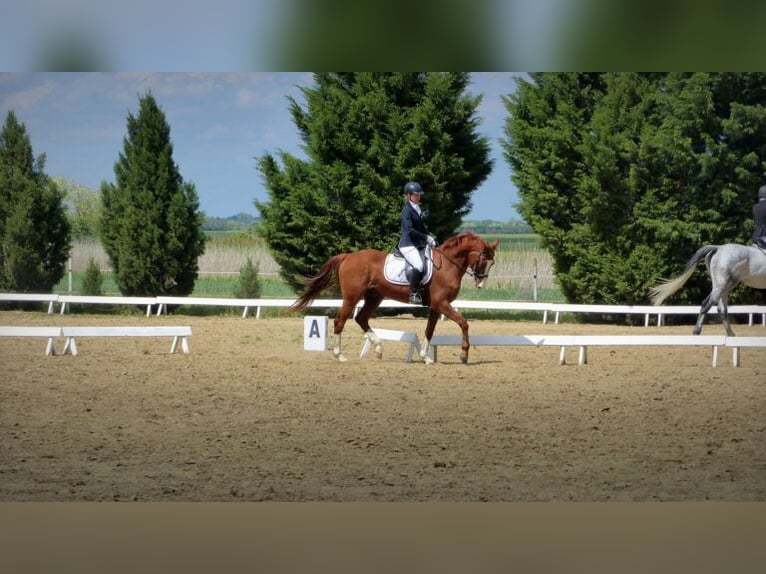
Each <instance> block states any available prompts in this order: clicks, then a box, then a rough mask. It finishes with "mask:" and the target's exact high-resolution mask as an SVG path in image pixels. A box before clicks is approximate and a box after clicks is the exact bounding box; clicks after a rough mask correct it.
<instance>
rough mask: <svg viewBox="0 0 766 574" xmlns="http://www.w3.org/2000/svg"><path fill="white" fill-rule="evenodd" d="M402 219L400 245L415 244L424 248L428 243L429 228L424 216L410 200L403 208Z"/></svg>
mask: <svg viewBox="0 0 766 574" xmlns="http://www.w3.org/2000/svg"><path fill="white" fill-rule="evenodd" d="M401 219H402V237H401V239H400V240H399V247H407V246H409V245H414V246H415V247H417V248H418V249H424V248H425V246H426V245H427V244H428V230H427V229H426V224H425V222H424V221H423V216H422V215H419V214H418V212H417V211H415V208H414V207H412V204H411V203H410V202H409V201H408V202H407V203H405V204H404V207H403V208H402V215H401Z"/></svg>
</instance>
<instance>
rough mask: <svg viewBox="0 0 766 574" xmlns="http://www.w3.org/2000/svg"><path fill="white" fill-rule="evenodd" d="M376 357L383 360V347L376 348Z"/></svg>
mask: <svg viewBox="0 0 766 574" xmlns="http://www.w3.org/2000/svg"><path fill="white" fill-rule="evenodd" d="M375 356H376V357H377V358H378V359H382V358H383V347H382V346H381V345H378V346H377V347H375Z"/></svg>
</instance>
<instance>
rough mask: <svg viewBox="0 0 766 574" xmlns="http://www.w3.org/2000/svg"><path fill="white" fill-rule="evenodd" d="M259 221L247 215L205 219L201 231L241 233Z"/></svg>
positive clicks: (238, 214) (240, 214)
mask: <svg viewBox="0 0 766 574" xmlns="http://www.w3.org/2000/svg"><path fill="white" fill-rule="evenodd" d="M258 221H259V218H258V217H255V216H254V215H251V214H249V213H237V214H236V215H230V216H229V217H205V221H204V222H203V223H202V229H204V230H205V231H241V230H244V229H249V228H250V227H252V226H253V225H254V224H255V223H257V222H258Z"/></svg>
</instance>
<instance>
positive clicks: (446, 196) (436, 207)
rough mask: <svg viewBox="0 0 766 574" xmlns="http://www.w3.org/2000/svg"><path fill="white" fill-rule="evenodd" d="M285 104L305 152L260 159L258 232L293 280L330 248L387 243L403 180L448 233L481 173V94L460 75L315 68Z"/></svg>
mask: <svg viewBox="0 0 766 574" xmlns="http://www.w3.org/2000/svg"><path fill="white" fill-rule="evenodd" d="M314 79H315V83H316V85H315V87H311V88H303V90H302V91H303V95H304V97H305V100H306V106H305V107H303V106H301V105H300V104H299V103H298V102H297V101H296V100H295V99H293V98H290V100H289V102H290V111H291V113H292V116H293V121H294V122H295V125H296V126H297V128H298V130H299V132H300V135H301V138H302V139H303V142H304V149H305V151H306V154H307V155H308V160H306V161H304V160H301V159H298V158H296V157H294V156H292V155H290V154H287V153H281V154H279V159H281V161H282V166H280V165H279V163H278V161H277V159H276V158H275V157H273V156H272V155H270V154H265V155H263V156H262V157H260V158H259V160H258V162H259V168H260V170H261V172H262V174H263V175H264V178H265V182H266V186H267V188H268V192H269V201H268V202H256V206H257V207H258V209H259V210H260V212H261V216H262V224H261V227H260V232H261V234H262V235H263V236H264V237H265V239H266V241H267V242H268V244H269V246H270V247H271V250H272V253H273V255H274V258H275V259H276V260H277V262H278V263H279V264H280V267H281V274H282V277H283V278H284V279H285V280H286V281H287V282H288V283H290V284H292V285H293V286H294V287H299V286H300V278H301V277H305V276H310V275H313V274H314V273H315V272H316V271H317V269H318V268H319V266H320V265H321V264H322V263H323V262H324V261H325V260H326V259H327V258H328V257H330V256H331V255H334V254H336V253H340V252H342V251H353V250H357V249H362V248H377V249H383V250H388V249H390V248H392V247H393V246H394V244H395V242H396V239H397V237H398V234H399V226H400V223H399V212H400V211H401V207H402V202H403V186H404V184H405V183H406V182H407V181H409V180H417V181H419V182H420V183H421V184H422V186H423V188H424V189H425V195H424V197H423V205H424V207H425V209H426V210H427V211H428V212H429V216H428V219H427V221H428V226H429V229H430V230H431V231H432V232H433V233H434V234H435V235H436V236H437V238H439V239H445V238H446V237H448V236H449V235H451V234H453V233H454V231H455V230H456V229H457V227H458V226H459V225H460V223H461V221H462V218H463V217H464V216H465V215H466V214H467V213H468V212H469V211H470V208H471V203H470V197H471V194H472V193H473V191H474V190H475V189H476V188H477V187H478V186H479V185H480V184H481V183H482V182H483V181H484V180H485V179H486V178H487V176H488V175H489V173H490V171H491V169H492V162H491V160H490V159H489V143H488V141H487V139H486V138H484V137H482V136H479V135H478V134H477V132H476V128H477V126H478V119H477V117H476V109H477V107H478V105H479V103H480V101H481V98H480V97H472V96H470V95H466V94H465V89H466V87H467V84H468V81H469V76H468V74H465V73H379V72H375V73H373V72H364V73H320V74H315V76H314Z"/></svg>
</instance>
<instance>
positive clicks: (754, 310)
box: [0, 293, 766, 327]
mask: <svg viewBox="0 0 766 574" xmlns="http://www.w3.org/2000/svg"><path fill="white" fill-rule="evenodd" d="M2 302H38V303H47V304H48V313H54V311H55V305H56V304H59V305H60V313H62V314H63V313H66V311H67V309H68V306H69V305H70V304H72V303H78V304H82V305H129V306H141V307H146V315H147V316H150V315H152V314H153V313H152V312H153V311H154V313H155V314H157V315H162V314H164V313H166V312H167V307H168V305H189V306H211V307H237V308H241V309H242V317H248V316H250V314H251V311H252V310H253V309H254V310H255V317H256V318H258V319H259V318H260V317H261V310H262V309H264V308H287V307H289V306H290V305H292V304H293V303H294V302H295V299H284V298H282V299H278V298H274V299H269V298H259V299H235V298H228V297H163V296H160V297H118V296H88V295H56V294H27V293H0V303H2ZM341 304H342V300H341V299H316V300H314V301H313V302H312V304H311V307H313V308H338V307H340V306H341ZM362 304H363V303H362V302H359V304H358V305H357V308H356V310H357V311H358V310H359V309H361V307H362ZM380 306H381V307H382V308H420V307H419V306H416V305H410V304H409V303H399V302H398V301H392V300H389V299H386V300H384V301H383V302H382V303H381V305H380ZM453 306H454V307H455V308H457V309H459V310H465V309H473V310H483V311H519V312H539V313H541V314H542V321H543V323H548V320H549V318H550V317H551V316H553V321H554V323H557V324H558V323H559V322H560V321H561V316H562V315H563V314H564V313H591V314H601V315H620V314H624V315H643V317H644V325H645V326H647V327H648V326H649V325H650V324H651V318H652V317H654V318H655V323H656V325H657V326H661V325H663V324H664V318H665V317H666V316H668V315H691V316H696V315H697V314H698V313H699V309H700V308H699V306H698V305H668V306H665V305H660V306H655V305H588V304H570V303H544V302H531V301H477V300H467V299H456V300H455V301H454V302H453ZM717 312H718V311H717V309H716V308H715V307H714V308H712V309H711V310H710V311H709V313H710V314H716V313H717ZM729 315H747V316H748V325H750V326H752V325H754V324H755V323H756V318H757V317H760V320H759V322H760V323H761V325H763V326H764V327H766V305H730V306H729Z"/></svg>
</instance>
